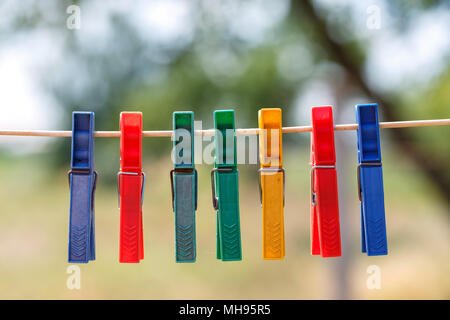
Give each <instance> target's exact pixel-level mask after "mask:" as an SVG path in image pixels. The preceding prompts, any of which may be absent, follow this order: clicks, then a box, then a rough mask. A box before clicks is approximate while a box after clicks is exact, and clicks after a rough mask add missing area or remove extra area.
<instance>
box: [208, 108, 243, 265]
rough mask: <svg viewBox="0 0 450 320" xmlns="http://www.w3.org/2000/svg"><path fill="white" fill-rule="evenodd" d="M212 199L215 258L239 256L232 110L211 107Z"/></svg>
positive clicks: (239, 240)
mask: <svg viewBox="0 0 450 320" xmlns="http://www.w3.org/2000/svg"><path fill="white" fill-rule="evenodd" d="M214 128H215V131H216V133H215V139H214V144H215V161H214V169H213V170H211V186H212V202H213V207H214V209H215V210H216V218H217V219H216V220H217V259H222V261H236V260H242V249H241V227H240V221H239V186H238V169H237V161H236V134H235V125H234V110H220V111H214Z"/></svg>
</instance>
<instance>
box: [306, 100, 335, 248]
mask: <svg viewBox="0 0 450 320" xmlns="http://www.w3.org/2000/svg"><path fill="white" fill-rule="evenodd" d="M311 164H312V167H311V191H312V192H311V193H312V194H311V196H312V201H311V245H312V254H313V255H319V254H320V255H322V257H338V256H341V236H340V224H339V204H338V189H337V175H336V154H335V146H334V126H333V109H332V107H331V106H324V107H313V108H312V134H311Z"/></svg>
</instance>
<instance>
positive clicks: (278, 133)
mask: <svg viewBox="0 0 450 320" xmlns="http://www.w3.org/2000/svg"><path fill="white" fill-rule="evenodd" d="M258 123H259V129H261V130H262V132H260V134H259V159H260V165H261V167H260V169H259V170H258V173H259V177H258V179H259V186H260V192H261V193H260V195H261V199H260V200H261V204H262V213H263V258H264V259H266V260H281V259H283V258H284V255H285V243H284V216H283V211H284V187H285V172H284V169H283V156H282V127H281V109H275V108H274V109H272V108H270V109H269V108H268V109H261V110H259V112H258Z"/></svg>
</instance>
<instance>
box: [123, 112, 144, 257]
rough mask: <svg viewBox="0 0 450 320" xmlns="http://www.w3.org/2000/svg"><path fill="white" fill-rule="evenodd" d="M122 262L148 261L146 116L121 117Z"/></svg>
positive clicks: (131, 114)
mask: <svg viewBox="0 0 450 320" xmlns="http://www.w3.org/2000/svg"><path fill="white" fill-rule="evenodd" d="M120 131H121V136H120V172H119V173H118V183H119V208H120V258H119V260H120V262H121V263H138V262H140V260H142V259H144V238H143V228H142V203H143V199H144V188H145V173H144V172H143V171H142V113H141V112H122V113H121V114H120Z"/></svg>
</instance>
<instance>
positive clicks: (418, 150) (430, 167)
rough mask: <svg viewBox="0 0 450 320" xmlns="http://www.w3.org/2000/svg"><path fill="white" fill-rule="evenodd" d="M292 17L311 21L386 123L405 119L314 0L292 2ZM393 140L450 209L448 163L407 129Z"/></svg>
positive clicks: (396, 133)
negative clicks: (334, 34)
mask: <svg viewBox="0 0 450 320" xmlns="http://www.w3.org/2000/svg"><path fill="white" fill-rule="evenodd" d="M292 14H293V15H295V16H296V17H297V18H298V19H299V21H301V19H305V18H306V19H308V21H309V22H310V23H311V25H312V26H313V30H314V36H315V37H316V38H317V39H319V41H320V43H319V44H320V45H322V46H323V47H324V49H325V51H326V52H327V53H328V54H329V55H330V58H331V59H333V60H334V61H335V62H336V63H338V64H340V65H341V66H342V67H343V68H344V69H345V71H346V72H347V74H348V76H349V77H350V79H351V81H352V83H353V84H354V85H355V86H357V87H358V88H360V89H361V90H362V92H363V93H364V94H365V95H366V96H367V97H368V98H369V99H371V100H372V101H374V102H377V103H378V104H380V106H381V107H382V110H383V115H384V118H385V120H386V121H399V120H402V119H403V118H404V116H403V115H402V114H401V112H399V110H400V108H398V107H396V105H395V103H394V102H393V101H390V100H389V99H388V98H387V97H385V96H383V95H381V94H379V93H377V92H376V91H375V90H373V89H371V88H370V87H369V85H368V84H367V82H366V80H365V79H364V77H363V75H362V70H361V66H359V65H358V64H357V63H356V62H355V59H352V57H351V54H350V53H349V52H348V51H347V50H346V49H345V48H344V46H343V45H342V44H340V43H338V42H337V41H335V40H334V39H333V38H332V37H331V36H330V35H329V33H328V30H327V27H326V22H325V21H324V20H323V19H322V18H321V17H320V16H319V15H318V14H317V13H316V11H315V9H314V7H313V4H312V1H311V0H305V1H293V2H292ZM391 137H392V140H393V143H394V144H395V146H396V147H397V148H398V150H401V151H402V152H403V154H405V155H406V156H407V157H408V158H409V159H411V161H412V162H413V163H414V164H415V165H416V166H417V167H418V168H419V169H420V170H422V172H424V173H425V174H426V176H427V177H428V178H429V180H430V181H431V182H432V183H433V185H434V186H435V187H436V190H437V191H438V192H439V193H440V195H441V196H442V198H443V200H444V201H445V203H446V205H447V206H448V207H449V208H450V181H449V179H448V178H447V177H446V175H444V174H442V172H446V170H447V165H448V164H447V163H442V161H440V159H439V157H436V155H432V154H430V153H427V152H426V151H425V150H424V149H423V148H422V146H421V144H420V143H417V142H416V141H415V139H414V137H412V136H411V135H409V134H408V130H407V129H393V130H391ZM449 212H450V210H449Z"/></svg>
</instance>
